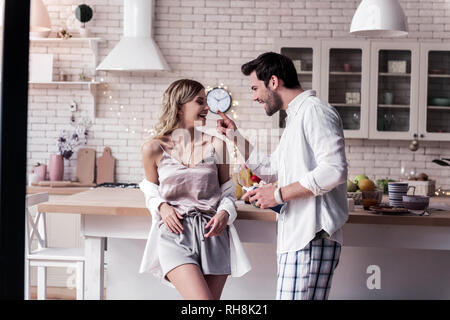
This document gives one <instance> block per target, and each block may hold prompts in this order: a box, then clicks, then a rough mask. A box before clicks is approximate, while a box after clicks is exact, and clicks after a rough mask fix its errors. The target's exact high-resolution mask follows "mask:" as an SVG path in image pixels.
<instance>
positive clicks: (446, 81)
mask: <svg viewBox="0 0 450 320" xmlns="http://www.w3.org/2000/svg"><path fill="white" fill-rule="evenodd" d="M420 48H421V49H420V59H421V64H420V76H421V78H420V93H419V102H420V104H419V115H420V116H419V133H420V135H419V138H420V139H423V140H450V45H448V44H442V43H423V44H421V47H420Z"/></svg>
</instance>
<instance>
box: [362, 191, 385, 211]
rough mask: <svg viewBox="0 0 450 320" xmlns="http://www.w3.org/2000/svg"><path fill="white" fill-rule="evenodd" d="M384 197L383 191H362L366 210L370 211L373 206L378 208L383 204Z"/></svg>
mask: <svg viewBox="0 0 450 320" xmlns="http://www.w3.org/2000/svg"><path fill="white" fill-rule="evenodd" d="M382 197H383V191H381V190H374V191H362V205H363V207H364V210H369V207H371V206H377V205H379V204H380V203H381V199H382Z"/></svg>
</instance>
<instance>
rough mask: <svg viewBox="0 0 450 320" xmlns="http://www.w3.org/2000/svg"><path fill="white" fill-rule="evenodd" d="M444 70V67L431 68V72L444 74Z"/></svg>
mask: <svg viewBox="0 0 450 320" xmlns="http://www.w3.org/2000/svg"><path fill="white" fill-rule="evenodd" d="M443 73H444V70H442V69H431V70H430V74H443Z"/></svg>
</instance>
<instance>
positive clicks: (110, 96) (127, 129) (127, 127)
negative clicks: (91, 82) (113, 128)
mask: <svg viewBox="0 0 450 320" xmlns="http://www.w3.org/2000/svg"><path fill="white" fill-rule="evenodd" d="M100 82H101V84H102V90H103V92H102V95H103V96H104V97H105V98H106V97H107V100H109V102H108V103H109V104H114V105H118V104H119V100H118V99H116V98H115V97H114V93H112V92H111V90H110V89H109V86H108V84H107V83H104V78H101V79H100ZM124 109H125V107H124V105H120V106H119V108H118V110H117V113H116V115H117V117H118V118H119V123H120V120H121V115H122V111H124ZM109 111H114V108H113V107H109ZM131 115H132V118H133V123H134V124H136V123H137V118H136V117H135V116H134V112H132V114H131ZM122 125H124V126H125V132H131V133H132V134H135V133H136V130H134V129H132V128H130V125H129V123H127V124H122ZM144 131H145V130H144Z"/></svg>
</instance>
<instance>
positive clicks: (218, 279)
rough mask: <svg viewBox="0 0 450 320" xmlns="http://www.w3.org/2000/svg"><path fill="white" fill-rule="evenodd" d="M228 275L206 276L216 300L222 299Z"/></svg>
mask: <svg viewBox="0 0 450 320" xmlns="http://www.w3.org/2000/svg"><path fill="white" fill-rule="evenodd" d="M227 277H228V275H226V274H221V275H206V276H205V280H206V283H207V284H208V287H209V290H210V291H211V293H212V296H213V298H214V300H220V296H221V295H222V290H223V287H224V286H225V282H226V281H227Z"/></svg>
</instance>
